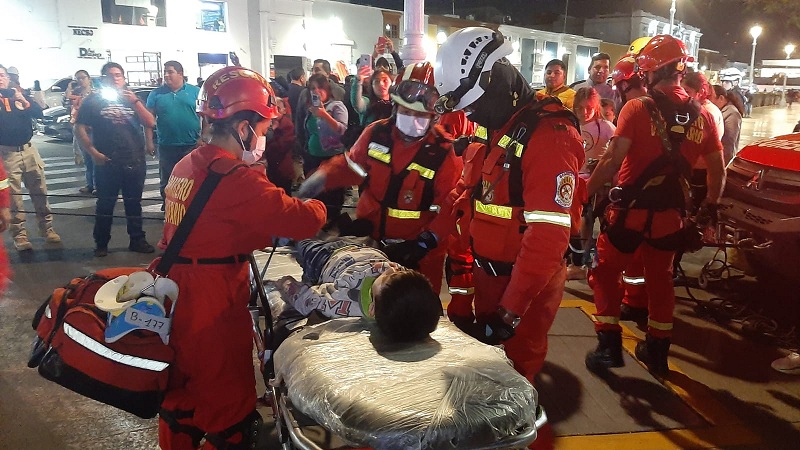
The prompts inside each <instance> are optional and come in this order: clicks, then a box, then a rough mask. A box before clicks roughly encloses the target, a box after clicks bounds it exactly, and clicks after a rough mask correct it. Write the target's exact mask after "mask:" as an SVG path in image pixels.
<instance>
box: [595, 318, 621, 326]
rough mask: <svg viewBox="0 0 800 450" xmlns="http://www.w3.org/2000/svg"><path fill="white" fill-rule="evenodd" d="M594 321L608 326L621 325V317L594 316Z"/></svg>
mask: <svg viewBox="0 0 800 450" xmlns="http://www.w3.org/2000/svg"><path fill="white" fill-rule="evenodd" d="M594 321H595V322H598V323H605V324H608V325H619V317H614V316H594Z"/></svg>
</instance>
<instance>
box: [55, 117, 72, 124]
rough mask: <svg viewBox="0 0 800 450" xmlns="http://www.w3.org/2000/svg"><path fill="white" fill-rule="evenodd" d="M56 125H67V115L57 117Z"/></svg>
mask: <svg viewBox="0 0 800 450" xmlns="http://www.w3.org/2000/svg"><path fill="white" fill-rule="evenodd" d="M56 123H69V115H66V116H61V117H59V118H58V119H56Z"/></svg>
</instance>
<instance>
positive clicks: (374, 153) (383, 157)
mask: <svg viewBox="0 0 800 450" xmlns="http://www.w3.org/2000/svg"><path fill="white" fill-rule="evenodd" d="M367 155H369V156H371V157H373V158H375V159H377V160H378V161H382V162H385V163H386V164H389V163H390V162H391V161H392V155H391V154H389V153H381V152H379V151H378V150H375V149H372V148H371V149H369V151H367Z"/></svg>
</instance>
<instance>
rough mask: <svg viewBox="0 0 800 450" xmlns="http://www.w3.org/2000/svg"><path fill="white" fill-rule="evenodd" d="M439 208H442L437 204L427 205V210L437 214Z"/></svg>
mask: <svg viewBox="0 0 800 450" xmlns="http://www.w3.org/2000/svg"><path fill="white" fill-rule="evenodd" d="M440 209H442V208H441V206H439V205H431V206H429V207H428V211H430V212H435V213H437V214H438V213H439V210H440Z"/></svg>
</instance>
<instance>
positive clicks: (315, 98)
mask: <svg viewBox="0 0 800 450" xmlns="http://www.w3.org/2000/svg"><path fill="white" fill-rule="evenodd" d="M311 104H312V105H314V106H316V107H318V108H319V107H320V106H321V104H322V102H320V101H319V95H317V94H315V93H313V92H312V93H311Z"/></svg>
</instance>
